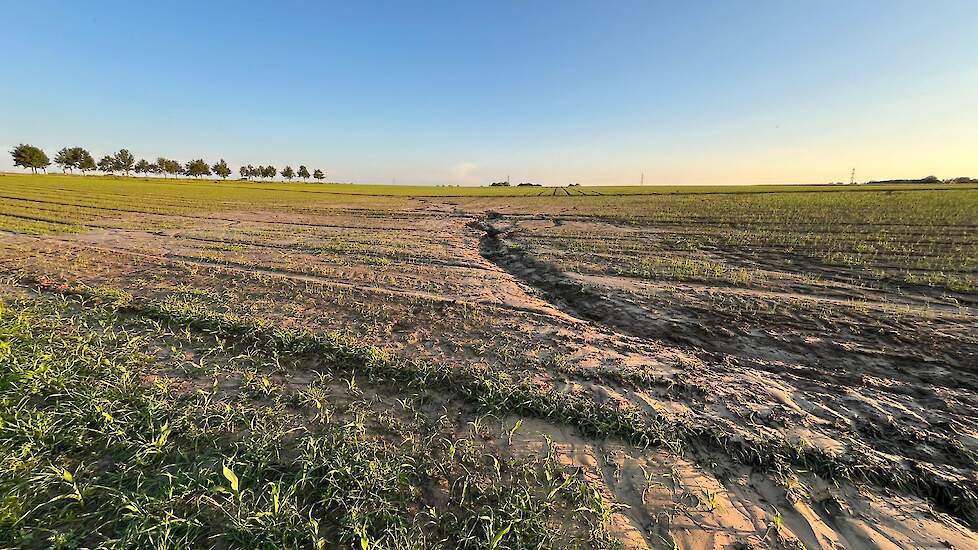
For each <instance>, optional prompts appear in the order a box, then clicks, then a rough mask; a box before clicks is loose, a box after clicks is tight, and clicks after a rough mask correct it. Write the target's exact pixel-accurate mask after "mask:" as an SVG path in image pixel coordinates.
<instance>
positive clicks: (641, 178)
mask: <svg viewBox="0 0 978 550" xmlns="http://www.w3.org/2000/svg"><path fill="white" fill-rule="evenodd" d="M638 184H639V185H645V172H642V177H640V178H639V179H638Z"/></svg>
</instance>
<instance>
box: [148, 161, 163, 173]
mask: <svg viewBox="0 0 978 550" xmlns="http://www.w3.org/2000/svg"><path fill="white" fill-rule="evenodd" d="M160 172H162V170H160V165H159V164H156V163H155V162H154V163H152V164H150V165H149V167H148V168H147V169H146V173H147V174H159V173H160Z"/></svg>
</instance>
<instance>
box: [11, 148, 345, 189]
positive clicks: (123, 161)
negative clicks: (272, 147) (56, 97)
mask: <svg viewBox="0 0 978 550" xmlns="http://www.w3.org/2000/svg"><path fill="white" fill-rule="evenodd" d="M10 154H11V156H13V159H14V166H22V167H24V168H28V169H30V170H32V171H33V172H34V173H35V174H36V173H37V171H38V170H39V169H40V170H45V169H46V168H47V167H48V166H49V165H50V164H51V160H50V159H48V156H47V154H45V152H44V151H43V150H41V149H40V148H39V147H36V146H34V145H28V144H24V143H21V144H20V145H18V146H17V147H15V148H14V150H13V151H11V152H10ZM54 163H55V164H57V165H58V166H60V167H61V169H62V170H63V171H64V172H65V173H68V172H72V173H73V172H74V170H75V169H76V168H77V169H78V170H81V172H82V173H83V174H84V173H86V172H91V171H94V170H98V171H100V172H103V173H106V174H117V173H121V174H125V175H127V176H128V175H129V174H130V172H135V173H136V174H159V175H162V176H163V177H164V178H166V177H167V176H171V175H172V176H177V175H179V174H186V175H187V176H192V177H197V178H199V177H201V176H210V175H212V174H213V175H217V176H219V177H220V178H222V179H227V178H228V177H229V176H230V175H231V174H232V173H233V171H232V169H231V167H230V166H228V163H227V161H225V160H224V159H220V160H219V161H217V162H215V163H214V164H211V165H208V163H207V162H206V161H205V160H204V159H194V160H191V161H190V162H188V163H187V164H186V165H184V164H181V163H180V162H178V161H175V160H173V159H168V158H166V157H162V156H160V157H156V161H155V162H152V161H149V160H147V159H142V158H141V159H139V160H138V161H137V160H136V158H135V157H134V156H133V154H132V153H131V152H130V151H129V150H128V149H119V150H118V151H117V152H115V153H113V154H108V155H104V156H102V158H101V159H99V161H98V162H97V163H96V162H95V158H94V157H92V154H91V153H90V152H88V150H87V149H85V148H83V147H62V148H61V149H60V150H59V151H58V153H57V155H55V157H54ZM238 173H239V174H240V175H241V177H242V178H243V179H259V178H261V179H275V176H277V175H279V174H280V173H281V175H282V177H283V178H284V179H286V180H289V181H291V180H292V179H293V178H296V177H299V178H302V180H303V181H308V180H309V178H310V177H311V178H315V179H316V180H319V181H321V180H323V179H325V177H326V173H325V172H324V171H323V170H321V169H318V168H317V169H316V170H314V171H313V172H310V171H309V168H308V167H307V166H306V165H305V164H300V165H299V169H298V170H293V169H292V165H287V166H286V167H285V168H283V169H282V171H281V172H279V171H278V169H277V168H276V167H275V166H272V165H270V164H269V165H267V166H266V165H261V164H259V165H257V166H255V165H251V164H245V165H241V166H240V167H239V168H238Z"/></svg>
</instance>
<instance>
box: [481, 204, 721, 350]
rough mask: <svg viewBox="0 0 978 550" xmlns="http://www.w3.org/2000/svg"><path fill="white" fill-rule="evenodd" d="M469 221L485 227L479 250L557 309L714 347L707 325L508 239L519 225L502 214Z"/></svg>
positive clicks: (632, 331) (619, 328)
mask: <svg viewBox="0 0 978 550" xmlns="http://www.w3.org/2000/svg"><path fill="white" fill-rule="evenodd" d="M468 226H469V227H471V228H474V229H477V230H480V231H482V232H483V235H482V238H481V239H480V241H479V252H480V254H482V256H483V257H484V258H486V259H487V260H489V261H490V262H492V263H493V264H495V265H496V266H498V267H499V268H501V269H503V270H504V271H506V272H507V273H509V274H511V275H513V276H514V277H516V278H517V279H518V280H520V281H521V282H522V283H524V284H526V285H527V286H529V287H531V288H533V289H535V290H537V291H538V292H539V293H540V294H542V296H543V297H544V299H546V300H547V301H548V302H549V303H550V304H551V305H553V307H555V308H557V309H558V310H560V311H563V312H564V313H567V314H569V315H572V316H574V317H577V318H579V319H584V320H587V321H591V322H593V323H597V324H600V325H604V326H605V327H607V328H610V329H611V330H613V331H615V332H619V333H623V334H627V335H629V336H636V337H639V338H652V339H656V340H664V341H669V342H672V343H675V344H679V345H683V346H692V347H696V348H700V349H710V347H711V346H710V345H709V341H710V335H709V333H708V331H707V330H706V329H697V328H695V327H690V326H688V325H684V324H680V323H678V322H675V321H672V320H670V319H663V318H659V317H657V316H655V315H654V314H653V313H652V312H650V311H648V310H646V309H645V308H643V307H641V306H639V305H637V304H635V303H634V301H633V300H631V299H629V298H627V297H625V296H619V295H616V293H615V291H614V290H613V289H610V288H605V287H600V288H598V287H595V286H591V285H588V284H585V283H582V282H581V281H578V280H576V279H574V278H573V277H571V276H569V275H567V274H566V273H564V272H563V271H561V270H560V269H558V268H557V267H556V266H554V265H552V264H550V263H548V262H546V261H543V260H540V259H539V258H535V257H533V255H532V254H530V253H528V252H526V251H525V250H524V249H523V248H521V247H520V246H518V245H516V244H513V243H512V242H510V241H508V240H507V239H508V238H509V237H512V236H514V235H517V234H518V233H519V231H520V229H519V226H518V225H516V224H515V223H513V222H507V221H505V220H504V219H503V217H502V216H501V215H500V214H497V213H495V212H490V213H488V214H487V216H486V218H485V219H484V220H475V221H472V222H470V223H469V224H468Z"/></svg>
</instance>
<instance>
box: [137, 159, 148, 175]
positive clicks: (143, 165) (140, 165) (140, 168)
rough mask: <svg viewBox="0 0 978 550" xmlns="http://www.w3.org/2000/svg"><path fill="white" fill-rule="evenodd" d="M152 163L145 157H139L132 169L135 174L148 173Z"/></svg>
mask: <svg viewBox="0 0 978 550" xmlns="http://www.w3.org/2000/svg"><path fill="white" fill-rule="evenodd" d="M151 166H152V165H151V164H150V163H149V162H148V161H147V160H146V159H139V162H137V163H136V166H134V167H133V169H132V171H133V172H135V173H137V174H148V173H149V172H150V167H151Z"/></svg>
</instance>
